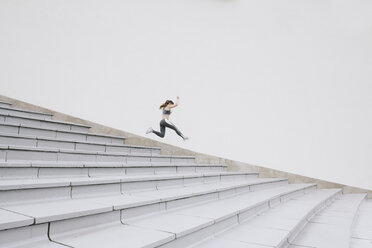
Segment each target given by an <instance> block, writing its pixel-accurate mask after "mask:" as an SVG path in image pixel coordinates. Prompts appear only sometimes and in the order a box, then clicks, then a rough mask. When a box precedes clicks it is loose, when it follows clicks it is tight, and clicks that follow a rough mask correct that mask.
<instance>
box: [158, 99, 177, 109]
mask: <svg viewBox="0 0 372 248" xmlns="http://www.w3.org/2000/svg"><path fill="white" fill-rule="evenodd" d="M169 103H171V104H174V103H173V101H172V100H166V101H165V103H163V104H162V105H160V107H159V109H162V108H164V107H166V106H167V105H168V104H169Z"/></svg>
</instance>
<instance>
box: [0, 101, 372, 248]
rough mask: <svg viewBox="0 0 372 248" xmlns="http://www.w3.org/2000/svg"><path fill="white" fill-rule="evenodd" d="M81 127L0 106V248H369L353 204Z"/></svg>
mask: <svg viewBox="0 0 372 248" xmlns="http://www.w3.org/2000/svg"><path fill="white" fill-rule="evenodd" d="M89 128H90V127H89V126H86V125H81V124H75V123H69V122H62V121H56V120H53V119H52V115H50V114H45V113H40V112H35V111H27V110H22V109H17V108H13V107H12V106H11V104H10V103H6V102H0V248H26V247H27V248H54V247H56V248H57V247H58V248H63V247H74V248H95V247H100V248H101V247H105V248H106V247H107V248H111V247H112V248H114V247H115V248H116V247H118V248H119V247H232V248H234V247H246V248H265V247H266V248H267V247H292V248H300V247H326V248H333V247H334V248H340V247H353V248H359V247H370V248H371V247H372V245H371V244H372V243H371V242H372V233H371V231H370V230H372V228H371V224H370V223H372V219H371V217H372V208H371V204H370V203H371V202H370V201H365V200H364V198H365V195H364V194H353V195H342V193H341V190H340V189H322V190H319V189H317V188H316V185H315V184H311V183H309V184H288V180H287V179H286V178H260V177H258V176H259V175H258V174H257V173H232V172H227V168H226V166H225V165H223V164H197V163H196V162H195V158H194V157H190V156H167V155H161V154H160V149H159V148H157V147H143V146H132V145H126V144H125V137H118V136H110V135H103V134H97V133H90V132H89ZM360 205H361V207H360V208H359V206H360ZM367 219H368V220H369V219H370V220H371V221H368V220H367ZM335 230H336V231H335ZM349 245H351V246H349Z"/></svg>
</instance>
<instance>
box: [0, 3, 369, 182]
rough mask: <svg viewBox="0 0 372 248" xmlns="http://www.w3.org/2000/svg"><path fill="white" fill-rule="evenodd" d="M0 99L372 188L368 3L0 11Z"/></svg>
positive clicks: (4, 7)
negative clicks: (170, 108)
mask: <svg viewBox="0 0 372 248" xmlns="http://www.w3.org/2000/svg"><path fill="white" fill-rule="evenodd" d="M0 84H1V87H0V89H1V94H3V95H6V96H9V97H14V98H18V99H20V100H24V101H27V102H30V103H33V104H37V105H41V106H44V107H47V108H50V109H54V110H57V111H60V112H64V113H67V114H71V115H74V116H77V117H81V118H84V119H88V120H91V121H95V122H98V123H101V124H104V125H108V126H111V127H115V128H118V129H122V130H125V131H128V132H132V133H135V134H138V135H142V136H146V134H145V131H146V129H147V128H148V127H149V126H152V127H153V128H154V129H158V128H159V127H158V125H159V121H160V118H161V111H160V110H159V109H158V107H159V105H160V104H161V103H162V102H164V101H165V100H166V99H173V100H175V98H176V96H177V95H179V96H180V97H181V104H180V106H179V107H178V108H176V109H174V112H173V113H172V115H171V121H173V122H174V123H175V124H176V125H177V126H178V127H179V128H180V129H181V131H183V132H184V133H185V134H186V135H189V136H191V139H190V140H189V141H188V142H187V143H185V142H183V141H182V139H181V138H179V137H178V136H177V135H176V134H175V133H174V132H173V131H172V130H167V133H166V137H165V138H164V139H160V138H158V137H156V136H155V135H153V134H150V135H147V137H151V138H153V139H156V140H161V141H164V142H167V143H171V144H174V145H177V146H181V147H185V148H188V149H191V150H194V151H198V152H203V153H208V154H212V155H218V156H222V157H226V158H230V159H234V160H239V161H243V162H247V163H252V164H256V165H261V166H266V167H271V168H275V169H279V170H284V171H288V172H293V173H298V174H302V175H306V176H310V177H316V178H320V179H326V180H329V181H334V182H339V183H344V184H349V185H352V186H359V187H363V188H369V189H372V180H371V178H372V130H371V127H372V110H371V106H372V97H371V93H372V86H371V84H372V1H370V0H337V1H336V0H124V1H123V0H63V1H62V0H53V1H51V0H23V1H20V0H0Z"/></svg>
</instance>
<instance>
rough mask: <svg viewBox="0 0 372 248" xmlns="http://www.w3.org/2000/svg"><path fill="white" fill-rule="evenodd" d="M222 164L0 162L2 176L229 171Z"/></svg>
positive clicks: (35, 176)
mask: <svg viewBox="0 0 372 248" xmlns="http://www.w3.org/2000/svg"><path fill="white" fill-rule="evenodd" d="M226 169H227V166H226V165H222V164H192V163H186V164H182V163H138V164H136V163H130V164H125V163H120V162H103V163H102V162H83V161H82V162H74V161H72V162H0V178H2V179H4V180H7V179H29V178H59V177H73V178H74V177H101V176H124V175H160V174H178V173H185V174H190V173H209V172H225V171H226Z"/></svg>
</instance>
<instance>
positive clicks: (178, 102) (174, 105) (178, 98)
mask: <svg viewBox="0 0 372 248" xmlns="http://www.w3.org/2000/svg"><path fill="white" fill-rule="evenodd" d="M179 104H180V97H179V96H177V101H176V104H172V105H169V108H175V107H177V106H178V105H179Z"/></svg>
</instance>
